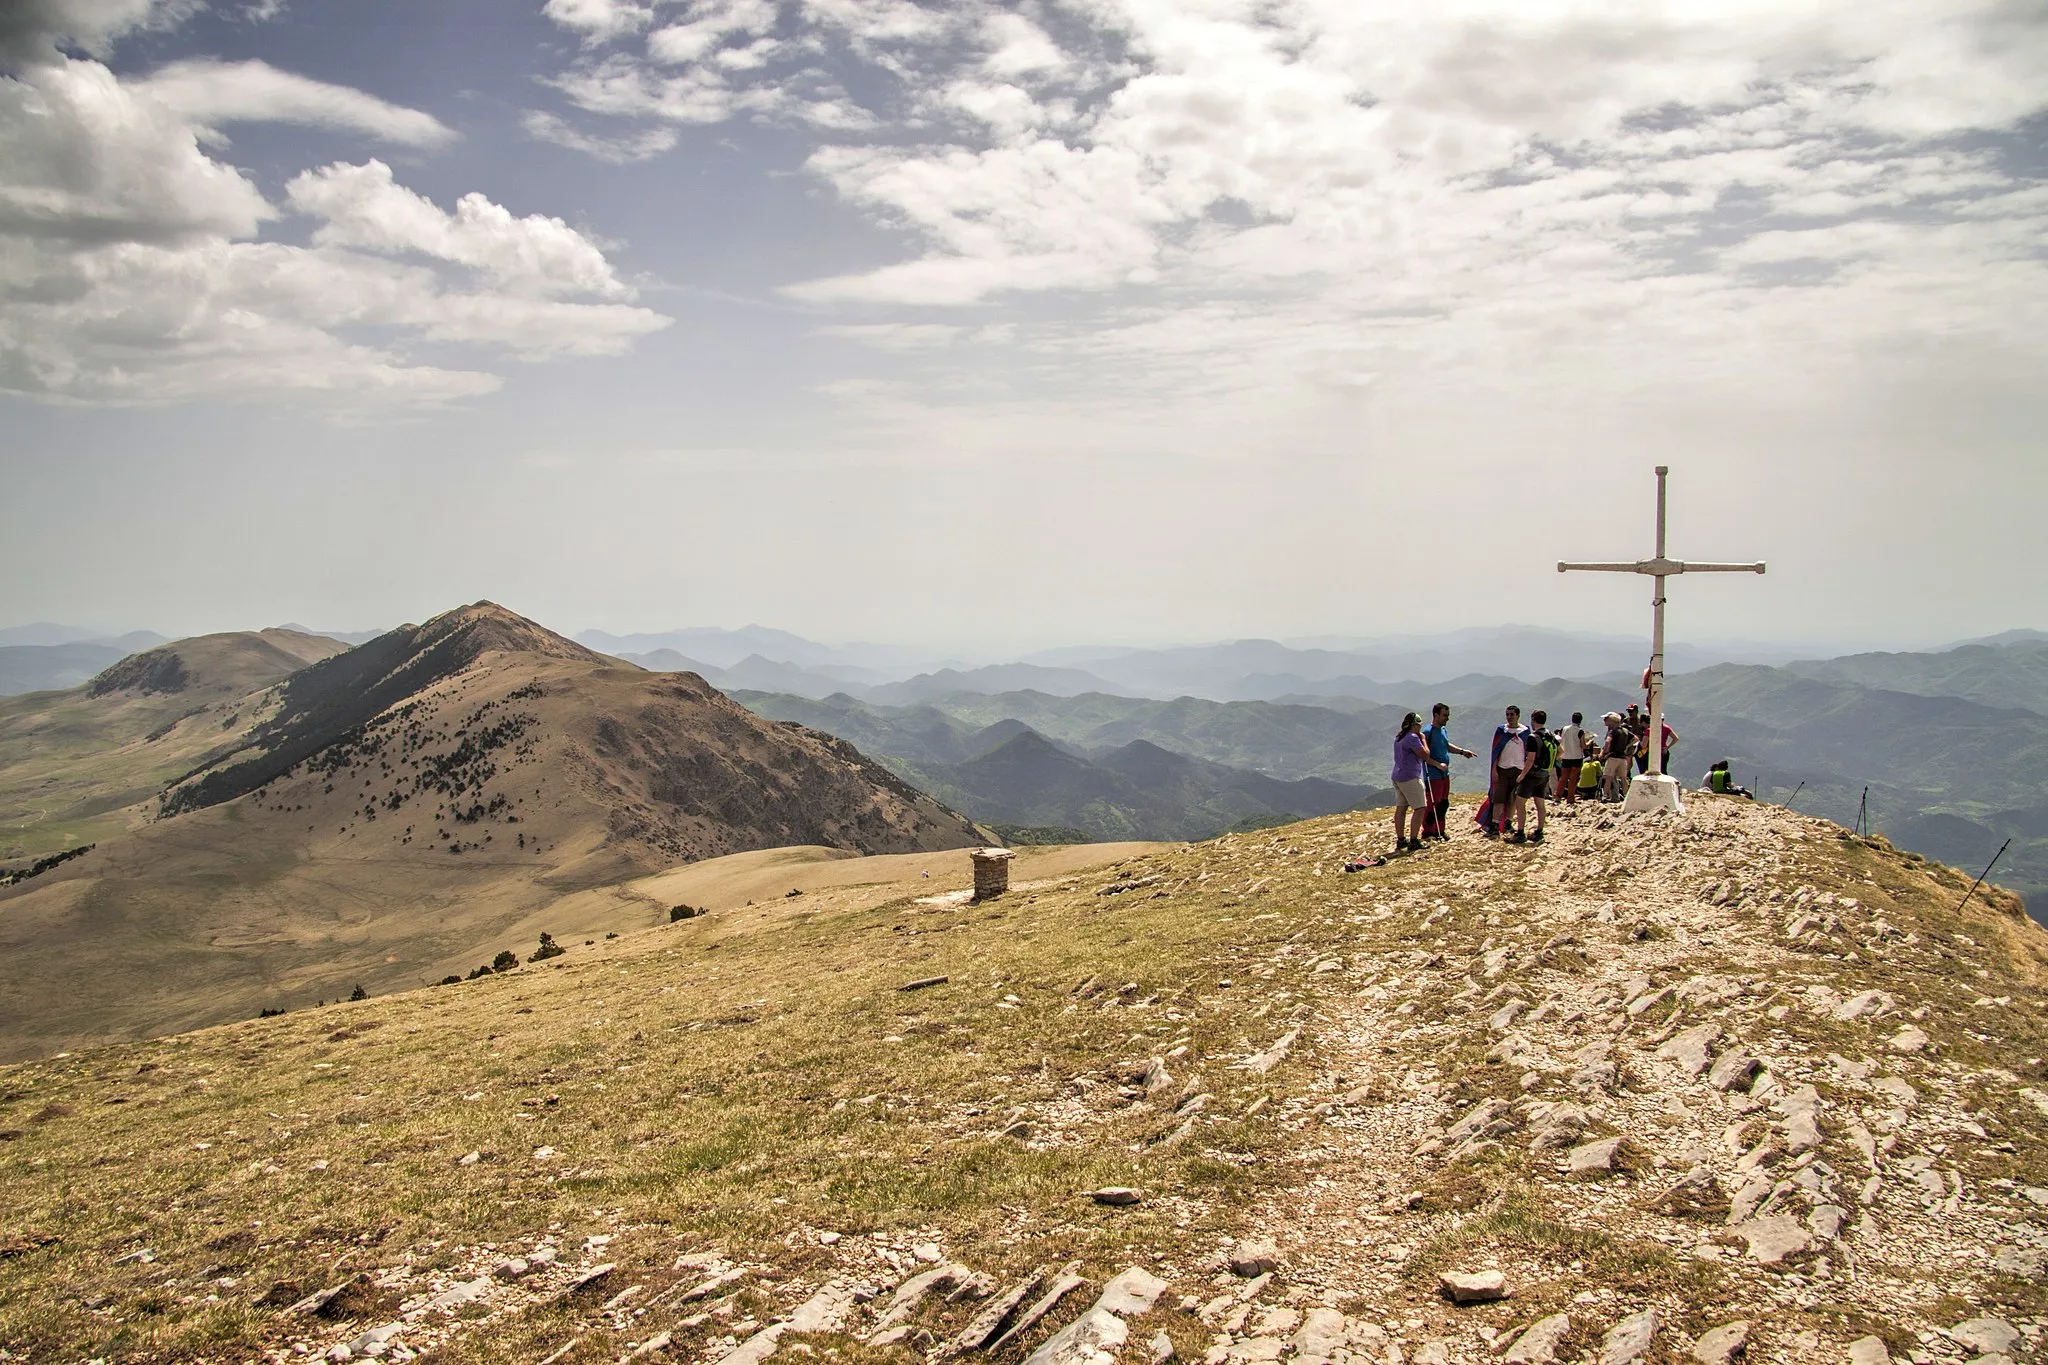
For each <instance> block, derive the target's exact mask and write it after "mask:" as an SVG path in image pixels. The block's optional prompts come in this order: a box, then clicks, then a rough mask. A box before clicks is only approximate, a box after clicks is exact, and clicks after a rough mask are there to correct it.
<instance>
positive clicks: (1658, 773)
mask: <svg viewBox="0 0 2048 1365" xmlns="http://www.w3.org/2000/svg"><path fill="white" fill-rule="evenodd" d="M1670 474H1671V467H1670V466H1669V465H1661V464H1660V465H1658V466H1657V553H1656V556H1655V557H1654V558H1651V559H1639V560H1636V561H1635V562H1634V563H1615V564H1565V563H1560V564H1559V565H1558V566H1557V571H1558V572H1559V573H1569V572H1571V571H1572V570H1575V569H1577V570H1590V571H1592V572H1595V573H1634V574H1646V575H1648V576H1649V577H1650V578H1651V579H1652V580H1654V582H1655V584H1656V587H1655V589H1654V590H1653V592H1652V594H1651V597H1650V674H1649V678H1650V685H1649V691H1650V731H1649V734H1648V736H1647V737H1646V742H1647V743H1648V744H1649V745H1650V751H1649V753H1648V754H1646V755H1645V756H1644V757H1645V760H1646V762H1645V767H1644V770H1643V771H1642V772H1640V773H1638V774H1636V776H1635V778H1634V780H1633V781H1631V782H1630V783H1629V788H1628V802H1627V805H1626V806H1625V807H1624V809H1626V810H1631V811H1638V810H1670V811H1678V810H1682V809H1684V806H1683V803H1682V802H1680V800H1679V797H1678V783H1677V781H1676V780H1675V779H1673V778H1672V777H1671V775H1670V774H1669V773H1667V772H1665V771H1664V580H1665V579H1666V578H1668V577H1670V576H1672V575H1674V574H1682V573H1758V574H1760V573H1762V572H1764V567H1765V566H1764V565H1763V564H1761V563H1757V564H1689V563H1687V562H1686V561H1684V560H1682V559H1671V558H1668V557H1667V556H1666V555H1665V509H1666V503H1665V480H1666V479H1667V478H1668V477H1669V476H1670Z"/></svg>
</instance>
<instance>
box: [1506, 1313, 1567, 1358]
mask: <svg viewBox="0 0 2048 1365" xmlns="http://www.w3.org/2000/svg"><path fill="white" fill-rule="evenodd" d="M1571 1331H1572V1320H1571V1318H1569V1317H1568V1316H1566V1315H1565V1314H1563V1313H1553V1314H1551V1315H1550V1316H1549V1317H1547V1318H1541V1319H1538V1320H1537V1321H1536V1322H1534V1323H1532V1324H1530V1326H1529V1330H1528V1331H1526V1332H1524V1333H1522V1335H1520V1336H1518V1337H1516V1338H1515V1344H1514V1345H1512V1346H1510V1347H1508V1350H1507V1354H1506V1355H1504V1356H1502V1357H1501V1359H1502V1361H1504V1362H1505V1365H1550V1363H1551V1362H1552V1361H1554V1360H1556V1359H1557V1348H1558V1347H1560V1346H1562V1345H1563V1344H1564V1339H1565V1338H1566V1337H1568V1336H1570V1335H1571Z"/></svg>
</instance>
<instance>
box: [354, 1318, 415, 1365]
mask: <svg viewBox="0 0 2048 1365" xmlns="http://www.w3.org/2000/svg"><path fill="white" fill-rule="evenodd" d="M405 1328H406V1324H404V1323H402V1322H387V1323H385V1324H384V1325H383V1326H382V1327H372V1328H371V1329H370V1330H369V1331H367V1332H364V1333H363V1334H362V1335H360V1336H357V1337H354V1338H352V1339H351V1340H349V1341H348V1342H347V1343H345V1344H346V1345H347V1346H348V1349H349V1350H350V1351H352V1352H354V1353H355V1354H356V1355H359V1356H364V1355H382V1354H384V1348H385V1347H387V1346H389V1345H390V1344H391V1339H392V1338H393V1337H395V1336H397V1335H398V1334H399V1333H400V1332H403V1331H404V1330H405ZM347 1358H348V1357H346V1356H344V1357H342V1359H344V1360H346V1359H347Z"/></svg>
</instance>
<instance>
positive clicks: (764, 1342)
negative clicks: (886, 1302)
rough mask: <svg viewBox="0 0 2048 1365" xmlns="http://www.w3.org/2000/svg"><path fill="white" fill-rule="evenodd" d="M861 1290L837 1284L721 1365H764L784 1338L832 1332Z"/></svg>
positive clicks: (749, 1341)
mask: <svg viewBox="0 0 2048 1365" xmlns="http://www.w3.org/2000/svg"><path fill="white" fill-rule="evenodd" d="M857 1297H858V1289H857V1286H855V1285H854V1284H853V1283H852V1282H850V1281H845V1280H834V1281H833V1282H832V1283H830V1284H828V1285H826V1286H825V1287H824V1288H822V1289H820V1290H819V1291H818V1292H817V1293H815V1294H813V1295H811V1297H809V1298H808V1299H805V1300H804V1301H803V1302H802V1303H800V1304H798V1305H797V1308H796V1311H795V1312H793V1313H791V1314H790V1315H789V1316H788V1317H786V1318H784V1319H783V1320H782V1321H781V1322H776V1323H770V1324H769V1325H768V1326H766V1327H763V1328H762V1329H761V1330H760V1331H758V1332H756V1333H754V1335H752V1336H750V1337H748V1338H747V1339H746V1340H745V1341H743V1342H741V1343H740V1344H739V1345H737V1346H735V1347H733V1348H732V1349H731V1350H730V1351H727V1352H726V1353H725V1354H724V1355H723V1356H721V1357H719V1359H718V1365H760V1362H761V1361H764V1360H766V1359H767V1358H768V1357H769V1356H772V1355H774V1354H775V1349H776V1347H777V1346H779V1345H780V1344H781V1342H782V1338H783V1336H784V1334H786V1333H790V1332H830V1331H834V1330H836V1329H837V1328H838V1327H839V1326H840V1325H841V1324H842V1323H843V1322H845V1320H846V1316H847V1314H848V1313H850V1312H851V1311H852V1310H853V1305H854V1303H855V1302H856V1301H857Z"/></svg>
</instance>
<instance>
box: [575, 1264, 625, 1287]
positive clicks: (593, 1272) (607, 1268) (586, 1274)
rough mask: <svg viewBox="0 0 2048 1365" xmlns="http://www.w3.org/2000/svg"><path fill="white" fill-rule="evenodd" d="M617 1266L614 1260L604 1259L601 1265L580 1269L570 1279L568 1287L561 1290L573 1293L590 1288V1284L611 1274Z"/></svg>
mask: <svg viewBox="0 0 2048 1365" xmlns="http://www.w3.org/2000/svg"><path fill="white" fill-rule="evenodd" d="M618 1268H619V1267H618V1265H617V1263H616V1262H613V1261H606V1262H605V1263H604V1264H603V1265H596V1266H592V1267H591V1268H590V1269H588V1270H585V1271H580V1272H578V1273H577V1274H576V1275H575V1276H574V1277H573V1278H571V1279H570V1281H569V1284H568V1287H567V1288H566V1289H564V1290H563V1291H562V1292H563V1293H565V1294H574V1293H577V1292H578V1291H579V1290H584V1289H588V1288H590V1286H592V1285H594V1284H596V1283H597V1282H598V1281H599V1280H601V1279H603V1278H604V1277H605V1276H607V1275H609V1274H611V1273H612V1272H613V1271H614V1270H617V1269H618Z"/></svg>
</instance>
